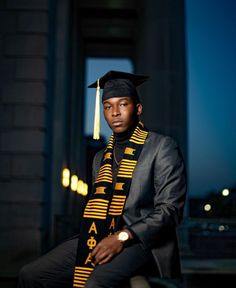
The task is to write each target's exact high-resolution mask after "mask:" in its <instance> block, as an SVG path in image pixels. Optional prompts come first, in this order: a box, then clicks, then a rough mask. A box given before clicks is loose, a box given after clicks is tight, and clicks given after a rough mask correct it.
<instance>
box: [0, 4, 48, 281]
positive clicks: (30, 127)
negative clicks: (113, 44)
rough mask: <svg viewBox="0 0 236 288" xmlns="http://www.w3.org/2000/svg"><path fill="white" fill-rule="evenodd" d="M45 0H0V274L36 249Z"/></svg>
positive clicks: (41, 201)
mask: <svg viewBox="0 0 236 288" xmlns="http://www.w3.org/2000/svg"><path fill="white" fill-rule="evenodd" d="M47 57H48V0H1V1H0V255H1V257H0V277H2V278H6V277H11V276H13V275H15V274H16V273H17V271H18V269H19V267H20V266H21V265H22V264H24V263H26V262H28V261H30V260H31V259H32V258H34V257H36V256H37V255H39V254H40V253H41V240H42V232H43V230H44V227H43V224H42V223H43V222H42V209H43V206H44V204H45V203H44V196H43V192H44V185H45V179H46V178H45V175H44V174H45V173H44V165H45V159H46V157H47V153H46V150H45V141H46V135H47V129H46V111H47V110H46V109H47V106H46V98H47V62H48V58H47Z"/></svg>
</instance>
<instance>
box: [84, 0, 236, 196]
mask: <svg viewBox="0 0 236 288" xmlns="http://www.w3.org/2000/svg"><path fill="white" fill-rule="evenodd" d="M235 54H236V1H234V0H224V1H223V0H207V1H206V0H186V63H187V64H186V65H187V102H188V111H187V118H188V163H187V167H188V183H189V189H188V194H189V196H203V195H204V194H206V193H208V192H209V191H219V192H220V191H221V190H222V189H223V188H231V187H233V186H236V119H235V118H236V113H235V110H236V56H235ZM111 69H113V70H123V71H129V72H132V69H133V67H132V64H131V62H130V61H129V60H127V59H126V60H125V59H124V60H121V59H88V60H87V73H86V85H88V84H89V83H91V82H94V81H95V80H96V79H97V78H98V77H100V76H102V75H103V74H104V73H106V72H107V71H108V70H111ZM87 90H92V91H87V93H88V94H87V97H86V99H87V101H88V102H87V105H86V109H87V112H86V119H85V123H86V127H85V128H86V132H87V134H91V133H92V127H93V112H94V99H95V89H87ZM101 118H103V117H101ZM102 121H103V122H102V127H103V128H102V130H103V134H105V136H106V138H108V137H109V135H110V133H111V132H110V129H109V128H108V127H107V125H106V123H105V121H104V120H103V119H102Z"/></svg>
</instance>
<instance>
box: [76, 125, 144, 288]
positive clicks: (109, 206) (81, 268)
mask: <svg viewBox="0 0 236 288" xmlns="http://www.w3.org/2000/svg"><path fill="white" fill-rule="evenodd" d="M147 135H148V132H147V129H146V128H145V127H144V126H143V124H142V123H141V122H139V124H138V126H137V127H136V128H135V130H134V132H133V134H132V136H131V137H130V139H129V142H128V144H127V146H126V148H125V150H124V155H123V158H122V160H121V162H120V165H119V168H118V172H117V177H116V182H115V183H113V177H112V171H113V170H112V165H113V146H114V136H113V135H112V136H111V138H110V140H109V143H108V145H107V147H106V149H105V151H104V153H103V157H102V160H101V165H100V168H99V171H98V175H97V178H96V180H95V184H94V187H93V192H92V193H91V196H90V198H89V200H88V202H87V204H86V206H85V209H84V213H83V219H82V223H81V228H80V235H79V242H78V248H77V258H76V264H75V270H74V279H73V287H81V288H82V287H85V283H86V281H87V279H88V278H89V276H90V274H91V273H92V272H93V270H94V264H93V259H92V256H91V252H92V250H93V249H94V248H95V246H96V245H97V244H98V243H99V242H100V241H101V240H102V239H103V238H105V237H106V236H108V235H110V234H114V233H115V232H116V231H117V229H118V223H119V220H120V218H121V216H122V213H123V209H124V206H125V201H126V198H127V196H128V193H129V189H130V185H131V181H132V175H133V171H134V169H135V166H136V164H137V161H138V158H139V155H140V153H141V151H142V148H143V145H144V142H145V140H146V138H147Z"/></svg>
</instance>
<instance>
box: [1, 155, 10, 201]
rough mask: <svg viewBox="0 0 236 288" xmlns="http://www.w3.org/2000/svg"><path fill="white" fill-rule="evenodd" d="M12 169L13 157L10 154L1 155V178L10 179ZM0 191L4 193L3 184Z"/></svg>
mask: <svg viewBox="0 0 236 288" xmlns="http://www.w3.org/2000/svg"><path fill="white" fill-rule="evenodd" d="M11 167H12V156H11V155H8V154H0V178H6V177H10V175H11ZM0 191H1V193H4V191H3V190H2V189H1V184H0ZM1 193H0V195H1ZM0 199H1V197H0ZM0 201H1V200H0Z"/></svg>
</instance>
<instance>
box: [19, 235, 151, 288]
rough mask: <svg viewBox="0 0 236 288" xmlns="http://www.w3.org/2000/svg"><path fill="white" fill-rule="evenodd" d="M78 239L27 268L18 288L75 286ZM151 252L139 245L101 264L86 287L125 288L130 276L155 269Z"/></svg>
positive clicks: (70, 241) (67, 242) (23, 269)
mask: <svg viewBox="0 0 236 288" xmlns="http://www.w3.org/2000/svg"><path fill="white" fill-rule="evenodd" d="M77 243H78V238H74V239H70V240H68V241H65V242H64V243H62V244H60V245H59V246H57V247H56V248H55V249H53V250H51V251H50V252H49V253H47V254H45V255H44V256H42V257H40V258H39V259H37V260H35V261H34V262H32V263H29V264H27V265H25V266H24V267H23V268H22V269H21V271H20V273H19V277H18V284H17V288H54V287H55V288H69V287H72V282H73V270H74V266H75V258H76V250H77ZM154 265H155V264H154V262H153V258H152V255H151V252H147V251H145V250H144V249H143V248H142V247H141V245H140V244H139V243H136V244H133V245H132V246H130V247H127V248H125V249H124V250H123V251H122V252H121V253H120V254H119V255H117V256H116V257H115V258H114V259H113V260H112V261H111V262H109V263H107V264H103V265H98V266H97V267H96V268H95V269H94V271H93V273H92V274H91V276H90V278H89V280H88V281H87V284H86V288H100V287H103V288H106V287H107V288H108V287H109V288H113V287H114V288H115V287H125V283H126V282H127V281H128V280H129V278H130V277H132V276H135V275H141V274H146V272H147V269H148V270H149V269H152V268H153V267H154Z"/></svg>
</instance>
